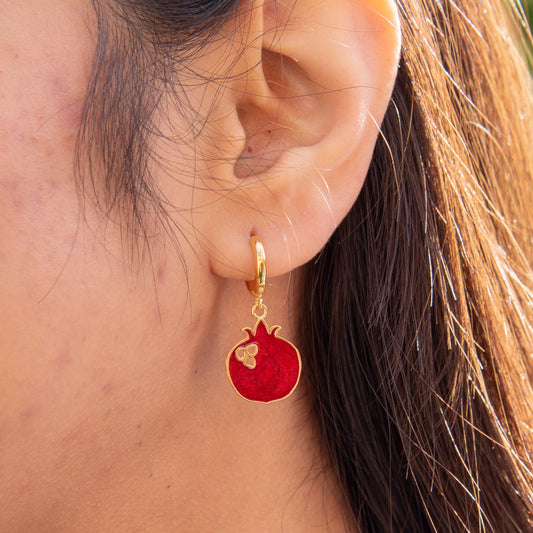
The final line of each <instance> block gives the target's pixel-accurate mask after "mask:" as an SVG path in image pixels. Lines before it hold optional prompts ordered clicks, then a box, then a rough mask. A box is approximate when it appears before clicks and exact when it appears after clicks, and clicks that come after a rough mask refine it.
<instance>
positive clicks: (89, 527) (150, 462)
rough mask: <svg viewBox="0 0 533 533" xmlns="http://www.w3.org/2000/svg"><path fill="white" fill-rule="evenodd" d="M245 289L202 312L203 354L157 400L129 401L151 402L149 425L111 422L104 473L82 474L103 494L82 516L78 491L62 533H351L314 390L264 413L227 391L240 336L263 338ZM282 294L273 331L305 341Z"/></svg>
mask: <svg viewBox="0 0 533 533" xmlns="http://www.w3.org/2000/svg"><path fill="white" fill-rule="evenodd" d="M242 285H243V284H241V283H238V284H233V283H230V284H229V287H228V289H226V288H222V289H221V292H222V295H221V297H220V298H218V299H217V301H220V302H226V303H225V304H224V305H222V306H220V309H219V308H218V303H217V302H214V303H213V304H212V305H211V306H210V308H209V309H204V310H203V311H202V317H201V320H191V327H190V337H189V338H190V340H191V342H190V343H186V342H181V343H180V344H179V346H182V347H183V352H182V353H177V354H176V353H175V352H174V354H173V356H172V360H173V361H174V363H173V364H174V366H173V367H172V368H171V369H170V370H169V371H167V372H166V376H163V374H162V373H160V374H161V375H160V378H159V380H158V381H156V380H152V381H153V385H152V387H154V390H153V394H152V395H151V396H150V397H149V398H148V397H147V394H146V392H145V393H143V394H142V395H141V394H140V395H139V397H134V396H133V397H131V398H130V399H129V403H128V406H129V407H128V410H131V411H133V412H136V411H137V406H138V405H141V406H143V405H146V402H149V403H150V416H149V417H148V416H143V417H142V419H141V417H139V418H138V421H137V419H136V420H133V419H130V421H129V422H128V424H127V425H126V423H125V422H124V414H125V413H123V412H122V413H121V412H118V410H114V411H112V412H111V413H110V414H109V415H108V416H109V423H108V427H107V428H104V431H105V439H106V440H105V441H104V440H103V439H104V437H102V436H101V435H98V436H97V437H98V439H99V440H100V443H101V444H100V451H99V452H98V450H97V451H95V453H98V461H94V458H92V459H88V461H91V460H92V461H93V462H95V463H96V464H97V465H98V471H95V470H94V469H90V468H86V469H81V470H82V472H81V473H79V476H81V477H78V478H77V479H78V482H77V486H89V487H91V486H92V487H93V488H92V490H91V491H90V492H89V493H87V494H84V498H83V499H82V500H83V501H85V502H88V504H87V505H85V504H82V505H80V503H79V502H80V500H81V499H80V497H79V494H78V493H77V492H76V490H75V488H76V487H75V486H74V487H72V488H71V490H70V491H69V493H70V492H72V502H70V503H71V504H70V503H69V502H68V501H63V502H62V503H61V509H57V511H58V512H57V516H58V519H57V520H58V523H57V524H52V526H53V527H50V529H52V530H62V527H63V528H64V525H65V524H68V530H69V531H73V532H77V531H79V532H81V531H96V530H104V531H115V532H119V533H120V532H122V531H124V532H126V531H127V532H130V531H137V530H139V528H140V529H142V530H144V531H183V532H186V531H194V532H197V533H202V532H207V531H214V530H216V531H217V532H220V533H224V532H232V533H235V532H239V531H243V532H244V531H246V532H249V531H254V532H256V531H258V532H259V531H269V532H270V531H290V532H291V533H299V532H302V533H304V532H305V533H308V532H317V533H318V532H322V531H336V532H337V531H338V532H342V531H346V530H347V529H345V528H344V526H343V516H344V510H345V509H344V507H343V504H342V503H341V502H342V498H341V496H340V491H339V488H338V486H337V484H336V482H335V480H334V477H333V476H332V475H331V474H330V473H328V472H326V471H325V469H324V460H323V454H322V452H321V447H320V443H319V437H318V435H317V431H316V428H315V424H314V419H313V417H312V416H311V413H310V408H309V402H308V399H307V394H306V391H305V382H302V383H300V385H299V386H298V388H297V390H296V392H295V393H294V394H293V395H291V396H290V397H289V398H287V399H285V400H283V401H280V402H275V403H271V404H260V403H251V402H247V401H246V400H244V399H242V398H240V397H239V396H238V395H237V394H236V393H235V391H234V390H233V388H232V387H231V385H230V383H229V381H228V379H227V376H226V372H225V365H224V358H225V354H226V353H227V351H228V350H229V349H230V348H231V346H233V345H235V343H236V342H237V341H238V340H239V338H240V336H242V332H241V331H240V329H241V328H242V327H245V326H253V319H252V318H251V316H250V314H249V309H250V308H251V303H253V301H251V300H250V298H249V297H248V295H247V294H246V292H245V291H244V290H243V287H242ZM276 285H281V284H276ZM234 286H236V287H237V288H236V290H235V293H233V292H232V291H233V287H234ZM285 289H286V287H285ZM279 290H280V293H279V294H277V293H276V292H275V289H272V290H269V297H270V299H269V300H268V304H269V317H268V318H267V322H268V324H269V325H270V326H272V325H274V324H275V323H279V324H282V326H283V331H282V335H283V336H284V337H287V338H289V339H294V332H293V331H291V328H290V317H289V314H290V313H289V311H288V310H287V307H288V306H287V305H286V294H287V292H286V290H284V289H283V288H280V289H279ZM228 291H229V293H228ZM241 293H242V296H241ZM239 299H240V300H239ZM227 302H232V304H233V305H232V306H231V307H232V310H233V311H234V312H233V313H229V312H228V308H227V307H228V305H227ZM235 310H238V311H235ZM241 310H242V312H241ZM235 314H238V316H235ZM270 319H272V320H270ZM184 320H185V319H184ZM182 325H183V324H182ZM172 344H173V345H176V343H175V342H173V343H172ZM146 349H149V347H147V348H146ZM302 359H304V357H303V358H302ZM304 365H305V359H304ZM161 377H163V379H161ZM148 379H149V377H148V376H145V381H146V380H148ZM156 384H157V385H156ZM133 422H135V423H133ZM82 437H83V436H80V435H78V436H77V437H76V438H77V439H79V440H80V439H82ZM83 440H84V441H88V440H95V437H94V435H91V434H89V435H88V436H86V437H83ZM106 442H107V443H108V444H107V445H106V444H105V443H106ZM118 443H120V444H118ZM84 460H86V458H81V459H80V461H78V462H82V461H84ZM84 476H85V477H86V479H84ZM70 477H71V478H72V477H73V476H70ZM47 519H48V520H49V519H50V513H47ZM48 523H49V522H48ZM49 525H50V524H49Z"/></svg>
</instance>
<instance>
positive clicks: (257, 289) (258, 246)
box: [246, 237, 266, 301]
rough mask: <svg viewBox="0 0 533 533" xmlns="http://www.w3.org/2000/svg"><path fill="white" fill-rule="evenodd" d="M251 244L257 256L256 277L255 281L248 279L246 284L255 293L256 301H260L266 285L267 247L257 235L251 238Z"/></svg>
mask: <svg viewBox="0 0 533 533" xmlns="http://www.w3.org/2000/svg"><path fill="white" fill-rule="evenodd" d="M250 245H251V246H252V251H253V253H254V257H255V279H254V280H253V281H247V282H246V286H247V287H248V290H249V291H250V292H251V293H252V294H253V296H254V297H255V299H256V301H257V300H259V301H260V300H262V298H263V294H264V292H265V287H266V260H265V249H264V248H263V244H262V243H261V241H260V240H259V239H258V238H257V237H251V238H250Z"/></svg>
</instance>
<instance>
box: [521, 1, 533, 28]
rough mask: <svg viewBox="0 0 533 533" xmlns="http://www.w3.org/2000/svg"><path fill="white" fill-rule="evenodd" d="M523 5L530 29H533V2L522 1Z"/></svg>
mask: <svg viewBox="0 0 533 533" xmlns="http://www.w3.org/2000/svg"><path fill="white" fill-rule="evenodd" d="M522 5H523V6H524V10H525V12H526V14H527V17H528V19H529V27H530V28H533V0H522Z"/></svg>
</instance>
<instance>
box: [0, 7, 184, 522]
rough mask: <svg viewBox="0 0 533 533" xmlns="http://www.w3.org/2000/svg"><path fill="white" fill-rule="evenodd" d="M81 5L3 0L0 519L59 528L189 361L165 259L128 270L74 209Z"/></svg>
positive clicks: (85, 60) (87, 44) (116, 234)
mask: <svg viewBox="0 0 533 533" xmlns="http://www.w3.org/2000/svg"><path fill="white" fill-rule="evenodd" d="M86 4H90V2H82V1H79V2H77V1H59V0H57V1H56V0H47V2H36V1H28V2H8V3H7V5H6V6H3V7H2V9H1V12H0V390H1V391H2V392H1V394H0V396H1V401H0V450H1V453H0V494H2V495H3V496H2V497H3V503H2V508H3V509H2V511H0V523H2V524H3V526H6V524H8V525H7V526H6V527H7V530H17V531H19V530H20V531H23V530H25V531H30V530H36V529H38V530H45V529H46V530H53V526H54V525H53V524H51V523H49V522H47V520H49V519H51V518H50V517H51V516H54V515H55V512H52V511H53V509H54V506H61V505H63V506H68V503H65V502H68V501H69V498H70V500H71V501H72V502H75V501H76V498H78V497H79V491H80V490H81V489H80V487H90V486H94V485H95V484H98V483H105V482H106V480H108V479H111V477H112V474H113V473H114V472H115V471H116V470H117V469H118V470H120V468H124V465H123V464H121V462H122V463H124V462H125V461H126V460H128V461H130V462H133V463H134V461H135V458H134V457H135V456H133V457H132V453H131V452H132V450H133V451H135V453H136V454H137V456H138V455H139V454H140V453H141V452H142V451H143V450H144V449H146V447H147V446H148V444H147V442H146V439H144V442H145V444H144V447H142V448H141V447H139V446H138V442H141V440H143V438H142V434H141V431H142V432H146V433H147V434H148V435H157V434H158V433H160V432H161V431H162V430H161V427H162V426H163V425H164V424H165V423H168V417H169V415H167V416H166V418H164V417H163V419H164V420H167V422H164V421H162V422H161V423H160V426H158V427H154V425H153V424H152V423H151V422H150V420H154V419H156V418H157V417H154V416H153V413H150V412H149V409H153V404H154V403H155V405H156V407H157V409H160V411H161V412H162V413H167V412H168V413H171V412H172V408H170V407H169V406H168V405H167V404H166V403H165V399H164V398H166V396H165V394H166V393H167V392H168V391H169V390H172V389H174V387H175V384H176V383H175V382H176V377H175V376H176V375H178V374H181V373H183V369H181V368H179V367H180V365H182V366H183V365H184V364H186V363H184V362H183V360H180V359H179V358H172V359H169V358H168V357H165V355H166V352H168V349H169V346H171V345H172V344H173V343H177V344H180V343H181V344H184V343H185V340H183V339H182V340H179V339H178V341H176V339H175V337H176V331H175V323H172V322H171V321H170V320H169V319H168V317H169V316H173V315H174V314H175V311H176V308H178V307H179V306H180V305H184V302H181V301H180V300H179V298H176V293H175V287H173V286H172V285H171V280H170V276H168V275H167V271H166V268H167V263H165V261H164V259H163V258H162V257H159V256H158V255H157V254H154V258H153V264H151V265H149V266H148V267H146V269H149V270H150V272H148V273H146V272H144V271H143V270H142V269H143V268H144V267H142V266H139V267H138V268H139V269H140V273H139V271H137V272H132V270H135V269H136V268H137V267H133V269H132V267H131V265H129V264H128V262H127V261H125V260H124V259H123V258H124V246H125V245H124V241H123V239H122V234H121V231H120V229H119V228H118V227H116V226H114V225H113V224H112V223H111V222H109V221H106V220H102V218H101V216H97V215H95V214H94V213H91V212H90V211H89V210H87V212H84V213H83V216H81V213H80V207H79V202H78V197H77V192H76V187H75V181H74V174H73V166H74V148H75V141H76V135H77V132H78V128H79V124H80V116H81V110H82V103H83V97H84V94H85V88H86V86H87V81H88V75H89V70H90V65H91V60H92V54H93V51H94V39H93V37H92V36H91V32H90V30H89V26H90V25H88V22H87V21H88V19H89V17H88V13H89V11H88V7H87V5H86ZM126 255H127V254H126ZM152 271H153V273H154V276H153V277H152V275H151V274H152ZM144 274H146V275H144ZM146 280H148V281H146ZM184 300H185V298H184ZM191 322H192V321H191ZM185 329H186V328H185ZM154 332H158V334H157V335H154ZM178 370H179V371H178ZM139 376H143V379H142V380H140V379H139ZM156 377H157V380H156ZM173 380H174V382H173ZM158 395H160V396H161V397H162V398H163V399H160V401H159V403H158V402H157V400H156V397H157V396H158ZM169 396H170V395H169ZM147 397H150V398H152V399H153V400H154V402H152V406H151V407H150V405H149V404H150V402H146V401H144V399H145V398H147ZM177 400H178V399H177V398H175V397H174V398H173V401H174V402H176V401H177ZM160 420H161V418H160ZM141 427H142V429H141ZM149 474H150V473H149V472H147V473H146V477H148V475H149ZM69 495H70V496H69ZM72 506H73V508H74V507H75V503H72ZM30 508H31V510H32V513H33V514H31V515H30V513H29V509H30ZM63 514H64V513H63ZM21 517H25V518H24V520H25V522H24V523H22V525H21V522H20V519H21ZM10 525H11V529H10V527H9V526H10ZM39 528H40V529H39ZM47 528H48V529H47ZM0 529H1V528H0Z"/></svg>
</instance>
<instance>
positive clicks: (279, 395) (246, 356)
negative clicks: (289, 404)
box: [226, 237, 302, 403]
mask: <svg viewBox="0 0 533 533" xmlns="http://www.w3.org/2000/svg"><path fill="white" fill-rule="evenodd" d="M250 245H251V247H252V251H253V254H254V261H255V274H254V280H252V281H247V282H246V286H247V288H248V290H249V291H250V293H251V294H252V295H253V297H254V300H255V302H254V304H253V306H252V317H253V318H255V319H256V323H255V326H254V327H253V329H252V328H243V329H242V332H243V333H244V334H245V337H244V338H243V339H241V340H240V341H239V342H238V343H237V344H236V345H235V346H234V347H233V348H232V349H231V350H230V352H229V354H228V356H227V358H226V372H227V375H228V378H229V380H230V383H231V384H232V386H233V388H234V390H235V392H236V393H237V394H238V395H239V396H241V397H242V398H244V399H245V400H248V401H250V402H261V403H270V402H275V401H279V400H282V399H284V398H287V397H288V396H290V395H291V394H292V393H293V392H294V390H295V388H296V386H297V385H298V382H299V380H300V373H301V368H302V361H301V358H300V354H299V352H298V349H297V348H296V346H294V345H293V344H292V343H291V342H289V341H287V340H286V339H283V338H282V337H279V336H278V330H279V329H280V326H277V325H276V326H274V327H272V328H269V327H268V326H267V324H266V323H265V321H264V319H265V318H266V316H267V311H268V310H267V306H266V305H265V304H264V303H263V295H264V293H265V287H266V263H265V249H264V248H263V245H262V244H261V241H260V240H259V238H257V237H251V238H250Z"/></svg>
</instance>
